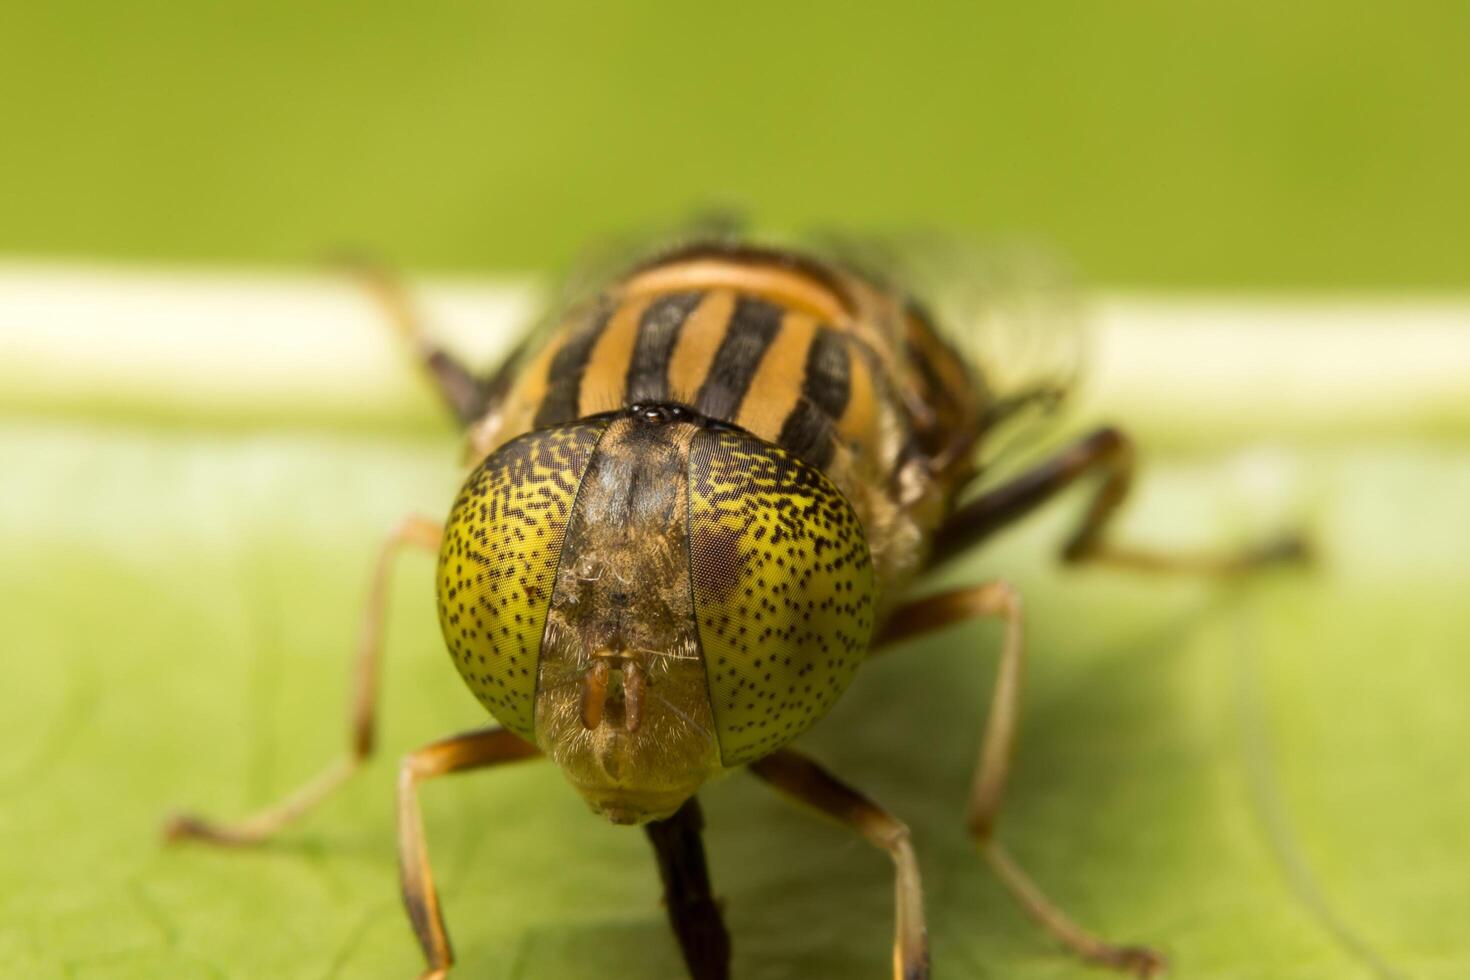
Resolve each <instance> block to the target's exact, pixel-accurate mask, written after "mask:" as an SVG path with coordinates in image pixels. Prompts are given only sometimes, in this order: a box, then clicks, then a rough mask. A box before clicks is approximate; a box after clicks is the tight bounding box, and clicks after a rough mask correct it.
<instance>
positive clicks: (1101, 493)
mask: <svg viewBox="0 0 1470 980" xmlns="http://www.w3.org/2000/svg"><path fill="white" fill-rule="evenodd" d="M1136 466H1137V463H1136V459H1135V453H1134V449H1133V441H1132V440H1131V439H1129V438H1128V437H1127V436H1126V435H1124V434H1123V433H1122V432H1120V431H1119V430H1117V429H1114V428H1102V429H1098V430H1097V431H1096V432H1093V433H1092V434H1091V435H1088V436H1086V437H1084V438H1082V439H1081V440H1079V441H1077V442H1075V443H1073V444H1072V445H1071V446H1069V447H1067V448H1066V449H1063V450H1062V451H1061V452H1060V453H1058V454H1057V455H1055V456H1053V457H1051V458H1050V459H1048V460H1046V461H1045V462H1043V463H1041V464H1039V465H1038V466H1037V467H1036V468H1035V469H1033V470H1031V471H1029V472H1027V473H1023V474H1022V475H1021V476H1019V477H1017V478H1016V479H1014V480H1012V481H1011V482H1009V483H1006V484H1003V485H1001V486H999V487H996V488H995V489H993V490H990V491H989V492H987V493H985V494H982V495H981V496H980V497H977V498H976V499H975V500H973V501H971V502H970V503H968V504H965V505H964V506H963V507H960V508H959V509H958V510H956V511H955V512H954V513H953V514H951V515H950V516H949V518H948V519H947V520H946V521H945V523H944V525H943V526H942V527H941V528H940V529H939V532H938V533H937V534H936V536H935V542H936V544H935V549H934V554H933V555H932V557H931V559H930V566H931V567H932V566H934V565H938V564H940V563H942V562H945V561H948V560H949V559H951V558H954V557H955V556H956V555H958V554H960V553H961V552H963V551H965V550H967V549H969V548H971V547H974V546H975V545H977V544H979V543H980V542H982V541H984V540H985V539H986V538H988V537H990V536H991V535H992V534H994V533H995V532H997V531H999V530H1001V529H1002V528H1004V527H1006V526H1008V525H1010V524H1011V523H1013V522H1015V521H1017V520H1019V519H1020V518H1022V517H1024V516H1026V515H1027V514H1029V513H1031V511H1033V510H1035V509H1036V508H1037V507H1039V506H1041V505H1042V504H1044V503H1046V502H1047V501H1048V500H1050V499H1051V498H1052V497H1053V496H1055V495H1056V494H1057V493H1058V492H1059V491H1061V490H1064V489H1066V488H1067V487H1068V486H1071V484H1072V483H1074V482H1075V481H1076V480H1078V479H1080V478H1082V477H1085V476H1090V475H1094V474H1096V475H1098V476H1099V477H1100V480H1101V482H1100V485H1099V486H1098V489H1097V492H1096V494H1095V495H1094V496H1093V498H1092V504H1091V506H1089V507H1088V509H1087V514H1086V515H1085V516H1084V517H1083V519H1082V524H1081V526H1080V527H1078V528H1077V530H1076V531H1074V532H1073V534H1072V536H1071V537H1070V538H1069V539H1068V540H1067V543H1066V544H1065V545H1064V546H1063V548H1062V558H1063V560H1065V561H1068V562H1072V563H1081V562H1094V563H1098V564H1107V565H1114V566H1118V567H1121V568H1129V569H1133V570H1135V571H1147V572H1196V573H1203V574H1212V575H1230V574H1235V573H1238V572H1244V571H1249V570H1250V569H1253V568H1257V567H1260V566H1262V565H1268V564H1274V563H1277V562H1283V561H1300V560H1302V559H1304V558H1305V557H1306V556H1307V548H1306V543H1305V542H1304V541H1303V540H1302V539H1301V538H1300V537H1298V536H1296V535H1286V536H1283V537H1280V538H1277V539H1274V540H1271V541H1268V542H1265V543H1263V544H1261V545H1259V546H1256V547H1253V548H1247V549H1245V550H1243V551H1240V552H1236V553H1233V554H1188V553H1170V552H1159V551H1151V550H1147V549H1143V548H1134V547H1128V546H1123V545H1115V544H1113V543H1111V542H1110V541H1108V540H1107V539H1106V536H1105V532H1106V531H1107V528H1108V523H1109V521H1111V520H1112V518H1113V517H1114V515H1115V514H1116V513H1117V512H1118V508H1119V507H1121V506H1122V504H1123V501H1124V500H1125V499H1127V496H1128V491H1129V490H1130V489H1131V488H1132V485H1133V475H1134V471H1135V469H1136Z"/></svg>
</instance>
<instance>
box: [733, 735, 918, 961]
mask: <svg viewBox="0 0 1470 980" xmlns="http://www.w3.org/2000/svg"><path fill="white" fill-rule="evenodd" d="M750 771H751V772H753V773H755V774H756V775H757V776H759V777H760V778H761V779H764V780H765V781H766V782H768V783H770V784H771V785H772V786H774V787H776V788H777V789H779V790H780V791H781V792H783V793H785V794H787V795H788V796H791V797H793V798H795V799H797V800H799V801H800V802H802V803H805V804H807V805H808V806H810V807H813V808H814V809H816V810H819V811H820V812H822V813H825V814H826V815H827V816H829V817H832V818H833V819H835V820H837V821H839V822H841V823H844V824H847V825H848V826H849V827H851V828H852V829H853V830H856V831H857V832H858V833H859V834H861V835H862V836H863V837H864V838H866V839H867V841H868V842H869V843H870V844H873V845H874V846H875V847H881V848H882V849H883V850H885V851H887V852H888V853H889V855H890V856H891V857H892V858H893V864H894V868H895V871H896V878H895V892H896V898H895V904H896V911H897V915H896V919H897V921H896V923H895V929H894V940H893V976H894V980H928V977H929V939H928V936H927V935H926V934H925V931H924V894H923V889H922V888H921V887H920V884H919V863H918V861H917V860H916V859H915V857H914V849H913V845H912V844H910V842H909V828H908V826H907V825H905V824H904V822H903V821H901V820H899V819H898V818H897V817H895V816H894V815H893V814H891V813H889V812H888V811H887V810H885V809H884V808H883V807H881V806H879V805H878V804H877V803H875V802H873V801H872V800H870V799H869V798H868V797H866V796H864V795H863V794H862V793H860V792H858V791H857V790H855V789H853V788H852V787H851V786H848V785H847V784H846V783H843V782H841V781H839V780H838V779H837V778H836V777H835V776H833V775H832V774H831V773H829V772H827V771H826V770H825V769H823V768H822V767H821V766H819V765H817V764H816V763H815V762H813V761H812V760H810V759H808V758H807V757H806V756H804V755H802V754H801V753H799V752H795V751H793V750H791V749H781V750H779V751H777V752H775V753H772V754H771V755H768V756H766V757H765V758H763V759H760V760H758V761H756V762H752V763H751V764H750Z"/></svg>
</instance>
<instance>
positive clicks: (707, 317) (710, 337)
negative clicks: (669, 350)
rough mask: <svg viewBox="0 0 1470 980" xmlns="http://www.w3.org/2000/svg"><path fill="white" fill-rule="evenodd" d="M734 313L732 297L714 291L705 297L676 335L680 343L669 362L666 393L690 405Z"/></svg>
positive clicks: (732, 294) (731, 295)
mask: <svg viewBox="0 0 1470 980" xmlns="http://www.w3.org/2000/svg"><path fill="white" fill-rule="evenodd" d="M734 311H735V293H734V292H733V291H731V290H728V289H717V290H714V291H712V292H710V293H709V294H708V295H706V296H705V297H704V299H702V300H701V301H700V303H699V305H698V306H696V307H695V308H694V312H692V313H690V314H689V316H688V318H687V319H686V320H685V321H684V327H683V329H682V330H680V331H679V342H678V343H677V344H675V345H674V353H673V355H672V356H671V357H670V358H669V392H670V394H672V395H673V396H674V398H676V399H678V400H680V401H684V402H689V403H692V402H693V401H694V395H695V393H696V392H698V391H699V387H700V385H702V384H704V379H705V375H707V374H709V368H710V365H711V364H712V363H714V359H715V352H716V351H718V350H719V349H720V341H722V340H724V339H725V332H726V331H727V330H728V329H729V326H730V314H731V313H733V312H734Z"/></svg>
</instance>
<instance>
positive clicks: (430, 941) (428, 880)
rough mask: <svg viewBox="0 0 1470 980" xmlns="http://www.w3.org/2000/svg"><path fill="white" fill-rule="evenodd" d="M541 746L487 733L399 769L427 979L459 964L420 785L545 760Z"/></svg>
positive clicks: (412, 915) (415, 918)
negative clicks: (535, 758) (441, 899)
mask: <svg viewBox="0 0 1470 980" xmlns="http://www.w3.org/2000/svg"><path fill="white" fill-rule="evenodd" d="M539 754H540V753H539V752H538V751H537V749H536V747H535V746H534V745H532V744H531V743H530V742H527V741H525V740H524V739H522V738H520V737H519V736H517V735H514V734H512V733H511V732H508V731H506V730H505V729H503V728H483V729H479V730H477V731H473V732H466V733H464V734H463V735H455V736H453V737H452V738H446V739H443V740H442V741H439V742H432V743H430V744H429V745H426V746H424V747H423V748H421V749H418V750H417V751H414V752H410V753H409V754H408V755H406V756H404V757H403V764H402V765H401V766H400V767H399V770H398V875H399V880H400V882H401V884H402V886H403V904H404V907H405V908H406V909H407V910H408V918H409V921H411V922H412V923H413V931H414V935H416V936H417V937H418V940H419V946H420V947H421V948H422V949H423V951H424V959H425V961H426V962H427V964H428V967H427V969H426V970H425V971H424V973H423V975H422V977H421V980H441V978H442V977H444V975H445V974H447V973H448V972H449V967H450V965H451V964H453V963H454V951H453V950H452V949H451V948H450V946H449V933H448V932H446V931H445V929H444V913H443V912H442V911H441V909H440V908H439V893H438V891H437V890H436V889H435V888H434V874H433V872H432V871H431V870H430V868H429V850H428V846H427V844H426V843H425V841H424V818H423V815H422V814H421V813H420V812H419V792H418V785H419V783H421V782H423V781H424V780H426V779H433V778H434V777H436V776H444V775H448V774H449V773H452V772H464V771H466V770H469V769H484V768H486V767H488V766H495V765H500V764H501V763H505V762H517V761H519V760H521V759H529V758H532V757H533V756H536V755H539Z"/></svg>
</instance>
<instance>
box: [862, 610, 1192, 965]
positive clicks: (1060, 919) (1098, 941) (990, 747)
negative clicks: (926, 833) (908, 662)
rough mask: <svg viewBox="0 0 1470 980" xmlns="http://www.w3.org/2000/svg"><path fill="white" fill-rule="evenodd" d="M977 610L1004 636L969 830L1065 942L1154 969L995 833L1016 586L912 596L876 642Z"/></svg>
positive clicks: (1012, 676)
mask: <svg viewBox="0 0 1470 980" xmlns="http://www.w3.org/2000/svg"><path fill="white" fill-rule="evenodd" d="M981 617H986V618H990V617H998V618H1000V619H1002V620H1003V621H1004V622H1005V640H1004V642H1003V643H1002V646H1001V654H1000V665H999V668H998V672H997V677H996V682H995V693H994V694H992V695H991V702H990V713H989V715H988V717H987V718H986V723H985V734H984V736H983V738H982V740H981V744H980V761H979V763H978V764H977V765H976V767H975V775H974V777H973V779H972V781H971V783H970V796H969V802H968V804H967V806H966V809H965V825H966V827H967V829H968V830H969V833H970V836H971V837H972V838H973V839H974V841H975V844H976V846H977V847H978V848H979V850H980V853H981V855H982V856H983V857H984V858H985V860H986V863H988V864H989V865H990V867H991V869H992V870H994V871H995V873H996V875H997V876H998V877H999V878H1000V880H1001V883H1002V884H1004V885H1005V886H1006V889H1007V890H1008V891H1010V893H1011V895H1012V896H1014V897H1015V899H1016V900H1017V901H1018V902H1019V903H1020V904H1021V907H1022V908H1024V909H1025V910H1026V912H1027V913H1028V914H1029V915H1030V916H1031V917H1032V918H1033V919H1035V920H1036V921H1037V922H1038V923H1040V924H1041V925H1042V926H1043V927H1044V928H1045V929H1046V930H1047V931H1048V932H1050V933H1051V934H1052V935H1053V936H1055V937H1056V938H1057V939H1058V940H1060V941H1061V943H1062V944H1063V945H1064V946H1066V947H1067V948H1068V949H1070V950H1072V951H1073V952H1074V953H1076V954H1077V955H1078V956H1080V957H1082V958H1083V959H1085V960H1088V961H1089V962H1092V963H1097V964H1099V965H1102V966H1108V967H1112V968H1114V969H1118V970H1122V971H1125V972H1128V973H1133V974H1134V975H1136V976H1139V977H1152V976H1156V975H1158V974H1160V973H1162V972H1163V971H1164V969H1165V966H1166V964H1165V960H1164V958H1163V956H1162V955H1161V954H1159V953H1156V952H1154V951H1153V950H1151V949H1147V948H1145V947H1142V946H1118V945H1114V944H1113V943H1110V942H1107V941H1106V940H1104V939H1102V938H1100V937H1098V936H1096V935H1094V934H1093V933H1091V932H1089V931H1088V930H1086V929H1084V928H1082V927H1081V926H1079V925H1078V924H1077V923H1075V922H1074V921H1072V919H1071V918H1070V917H1068V916H1067V915H1066V913H1064V912H1063V911H1062V910H1061V909H1059V908H1058V907H1057V906H1056V905H1054V904H1053V903H1052V902H1051V901H1050V900H1049V899H1048V898H1047V897H1046V895H1045V894H1044V893H1043V892H1042V891H1041V889H1040V888H1039V887H1037V885H1036V883H1035V882H1034V881H1032V879H1031V877H1030V876H1029V875H1028V874H1026V872H1025V871H1024V870H1023V869H1022V868H1021V866H1020V865H1018V864H1017V863H1016V861H1015V859H1014V858H1012V857H1011V855H1010V854H1009V853H1008V852H1007V851H1006V850H1005V848H1004V847H1003V846H1002V845H1001V843H1000V842H999V841H998V840H997V839H996V833H995V828H996V822H997V820H998V819H999V816H1000V810H1001V806H1002V804H1003V803H1004V801H1005V789H1006V782H1007V780H1008V779H1009V777H1010V770H1011V759H1012V756H1013V755H1014V751H1015V744H1016V730H1017V724H1018V721H1019V719H1020V713H1021V687H1022V676H1023V674H1024V667H1025V638H1024V634H1023V625H1022V624H1023V620H1022V613H1021V597H1020V595H1019V593H1017V592H1016V590H1015V589H1014V588H1013V587H1011V586H1010V585H1009V584H1008V583H1005V582H990V583H986V584H984V585H977V586H973V587H970V588H964V589H955V590H953V591H951V592H944V593H940V594H939V595H935V596H930V597H928V598H924V599H920V600H918V601H916V602H912V603H910V604H908V605H906V606H904V607H902V608H900V609H899V610H898V611H897V612H896V613H894V615H893V616H892V617H891V618H890V619H889V621H888V624H887V625H886V626H885V627H884V630H883V632H882V634H881V635H880V636H879V637H878V641H877V643H875V644H874V649H875V650H882V649H883V648H885V647H886V646H888V645H890V644H894V643H898V642H901V641H903V640H905V639H908V638H910V637H913V636H918V635H921V634H924V633H927V632H930V631H933V630H937V629H942V628H944V627H946V626H950V625H953V624H955V623H962V622H965V621H967V620H970V619H975V618H981Z"/></svg>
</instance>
